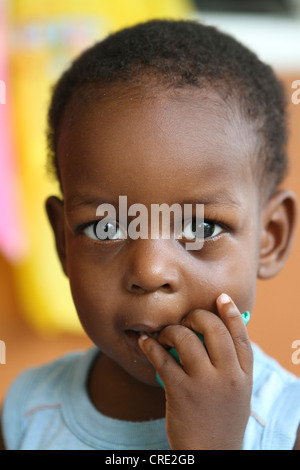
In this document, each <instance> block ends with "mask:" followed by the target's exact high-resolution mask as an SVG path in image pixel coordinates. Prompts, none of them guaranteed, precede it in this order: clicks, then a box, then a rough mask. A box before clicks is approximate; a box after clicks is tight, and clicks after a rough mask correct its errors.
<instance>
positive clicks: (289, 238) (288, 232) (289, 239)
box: [258, 190, 297, 279]
mask: <svg viewBox="0 0 300 470" xmlns="http://www.w3.org/2000/svg"><path fill="white" fill-rule="evenodd" d="M296 222H297V199H296V196H295V195H294V193H292V192H291V191H286V190H280V191H278V192H277V193H276V194H275V195H274V196H272V197H271V198H270V200H269V201H268V202H267V204H266V205H265V206H264V208H263V211H262V220H261V237H260V256H259V265H258V278H259V279H269V278H272V277H274V276H276V274H278V273H279V272H280V270H281V269H282V268H283V266H284V264H285V262H286V259H287V257H288V255H289V252H290V250H291V247H292V244H293V240H294V236H295V231H296Z"/></svg>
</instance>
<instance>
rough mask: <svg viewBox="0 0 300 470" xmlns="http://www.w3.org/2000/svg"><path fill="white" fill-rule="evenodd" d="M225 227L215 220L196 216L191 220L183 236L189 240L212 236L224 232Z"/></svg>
mask: <svg viewBox="0 0 300 470" xmlns="http://www.w3.org/2000/svg"><path fill="white" fill-rule="evenodd" d="M222 230H223V228H222V227H221V226H220V225H218V224H216V223H215V222H213V221H209V220H204V221H203V220H200V219H196V218H194V219H193V220H192V221H190V222H189V223H188V224H187V225H186V226H185V227H184V230H183V232H182V236H183V238H185V239H187V240H195V239H196V238H204V239H207V238H212V237H216V236H217V235H219V234H220V233H221V232H222Z"/></svg>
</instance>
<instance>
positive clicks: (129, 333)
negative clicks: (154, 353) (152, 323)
mask: <svg viewBox="0 0 300 470" xmlns="http://www.w3.org/2000/svg"><path fill="white" fill-rule="evenodd" d="M161 329H162V328H159V329H156V330H154V329H152V328H149V327H147V326H145V325H139V326H138V327H134V328H132V329H131V328H130V329H126V330H125V338H126V341H127V344H128V345H129V346H130V349H131V350H133V352H134V353H135V354H137V355H138V356H139V357H144V358H145V354H144V353H143V351H142V350H141V348H140V346H139V343H138V339H139V337H140V336H141V335H142V334H146V335H148V336H150V337H151V338H154V339H157V337H158V335H159V333H160V331H161Z"/></svg>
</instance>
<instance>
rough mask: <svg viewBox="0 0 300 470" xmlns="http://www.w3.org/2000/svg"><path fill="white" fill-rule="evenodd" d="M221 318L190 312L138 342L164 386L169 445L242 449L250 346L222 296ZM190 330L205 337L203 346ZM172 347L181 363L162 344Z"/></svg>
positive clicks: (219, 301) (238, 318)
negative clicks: (157, 335) (155, 337)
mask: <svg viewBox="0 0 300 470" xmlns="http://www.w3.org/2000/svg"><path fill="white" fill-rule="evenodd" d="M217 307H218V311H219V315H220V318H219V317H218V316H217V315H215V314H213V313H211V312H208V311H206V310H194V311H192V312H191V313H190V314H189V315H187V317H186V318H185V320H184V322H183V324H182V325H170V326H167V327H166V328H164V329H163V330H162V331H161V333H160V335H159V337H158V340H157V341H156V340H155V339H153V338H149V337H145V336H144V337H142V338H141V340H140V346H141V348H142V350H143V351H144V353H145V355H146V356H147V358H148V359H149V361H150V362H151V363H152V364H153V366H154V368H155V369H156V371H157V372H158V375H159V376H160V378H161V380H162V381H163V383H164V386H165V394H166V432H167V436H168V440H169V443H170V446H171V448H172V449H178V450H185V449H186V450H193V449H241V448H242V443H243V437H244V432H245V428H246V425H247V421H248V418H249V413H250V399H251V390H252V366H253V357H252V348H251V344H250V341H249V338H248V334H247V329H246V326H245V325H244V322H243V319H242V317H241V314H240V312H239V310H238V308H237V307H236V305H235V304H234V303H233V301H232V300H231V299H230V298H229V297H228V296H227V295H221V296H219V297H218V299H217ZM191 330H195V331H196V332H198V333H201V334H202V335H203V336H204V341H205V346H206V349H205V347H204V345H203V344H202V342H201V340H200V339H199V338H198V337H197V336H196V335H195V333H194V332H193V331H191ZM162 345H165V346H171V347H175V348H176V350H177V352H178V354H179V357H180V361H181V366H180V365H179V364H178V363H177V362H176V360H175V359H174V358H173V357H172V356H171V354H170V353H168V352H167V351H166V349H165V348H164V347H163V346H162Z"/></svg>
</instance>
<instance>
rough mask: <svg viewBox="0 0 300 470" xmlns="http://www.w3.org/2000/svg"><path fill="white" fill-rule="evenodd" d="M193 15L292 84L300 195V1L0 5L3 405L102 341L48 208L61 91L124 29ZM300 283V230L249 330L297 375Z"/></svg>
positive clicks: (293, 176)
mask: <svg viewBox="0 0 300 470" xmlns="http://www.w3.org/2000/svg"><path fill="white" fill-rule="evenodd" d="M190 17H192V18H197V19H199V20H200V21H203V22H205V23H207V24H212V25H215V26H218V27H219V28H220V29H222V30H224V31H226V32H229V33H231V34H232V35H233V36H235V37H236V38H237V39H239V40H241V41H242V42H243V43H244V44H245V45H247V46H249V47H250V48H251V49H252V50H253V51H255V52H256V53H257V54H258V55H259V57H260V58H261V59H262V60H264V61H265V62H267V63H269V64H270V65H272V66H273V67H274V69H275V71H276V72H277V74H278V75H279V77H280V78H281V80H282V81H283V82H284V84H285V86H286V90H287V95H288V97H289V113H290V142H289V155H290V161H291V164H290V165H291V167H290V173H289V176H288V178H287V180H286V181H285V184H284V186H285V187H287V188H289V189H292V190H293V191H294V192H295V193H297V194H298V197H299V200H300V159H299V153H300V103H299V104H298V105H297V104H293V103H292V100H291V97H292V94H293V92H295V89H293V88H292V83H293V82H294V81H295V80H300V0H207V1H205V0H44V1H43V2H39V1H38V0H0V341H2V342H4V343H0V345H1V350H0V352H1V351H2V357H0V403H1V401H2V399H3V397H4V394H5V392H6V390H7V387H8V386H9V384H10V383H11V381H12V380H13V378H14V377H15V376H16V375H17V374H18V373H19V372H20V371H21V370H23V369H24V368H25V367H28V366H32V365H36V364H41V363H44V362H45V361H49V360H52V359H54V358H56V357H58V356H60V355H61V354H63V353H65V352H68V351H70V350H73V349H82V348H87V347H89V346H90V345H91V343H90V341H89V340H88V339H87V338H86V337H85V335H84V333H83V331H82V329H81V326H80V325H79V322H78V320H77V317H76V313H75V310H74V307H73V303H72V300H71V295H70V290H69V286H68V283H67V280H66V278H65V277H64V275H63V273H62V270H61V268H60V266H59V264H58V260H57V256H56V252H55V248H54V242H53V237H52V234H51V232H50V227H49V224H48V221H47V219H46V215H45V211H44V206H43V201H44V200H45V199H46V197H47V196H48V195H49V194H58V193H59V189H58V186H57V184H56V182H55V181H54V180H53V179H52V178H51V177H50V176H49V175H48V174H47V171H46V138H45V129H46V113H47V106H48V103H49V99H50V90H51V86H52V85H53V83H54V82H55V80H56V79H57V78H58V77H59V75H60V74H61V72H62V71H63V70H64V69H65V68H66V67H67V66H68V64H69V63H70V61H71V60H72V59H73V58H74V57H75V56H76V55H78V53H80V51H82V50H83V49H85V48H86V47H88V46H89V45H92V44H93V43H94V42H95V41H98V40H100V39H101V38H103V37H105V36H106V35H107V34H109V33H111V32H113V31H116V30H118V29H120V28H122V27H124V26H128V25H132V24H134V23H137V22H139V21H144V20H147V19H151V18H190ZM299 85H300V82H299ZM299 85H298V86H299ZM298 98H300V93H299V94H298ZM299 101H300V100H299ZM299 281H300V227H298V231H297V235H296V241H295V245H294V248H293V251H292V253H291V255H290V257H289V260H288V262H287V264H286V266H285V268H284V269H283V271H282V272H281V273H280V274H279V276H277V277H276V278H275V279H273V280H270V281H259V282H258V295H257V301H256V306H255V310H254V312H253V315H252V318H251V322H250V324H249V326H248V330H249V333H250V337H251V339H252V341H254V342H256V343H257V344H258V345H260V346H261V347H262V348H263V349H264V350H265V351H266V352H267V353H268V354H270V355H271V356H273V357H274V358H275V359H277V360H278V361H279V362H280V363H281V364H282V365H283V366H284V367H285V368H287V369H288V370H290V371H291V372H293V373H294V374H296V375H298V376H300V363H299V364H297V363H295V361H294V362H293V361H292V354H293V352H294V351H295V350H294V349H293V348H292V344H293V342H294V341H295V340H299V342H300V321H299V313H300V308H299V306H298V302H297V297H298V296H297V294H298V288H299V286H300V284H299ZM3 345H5V348H3ZM298 357H299V358H300V355H298ZM1 361H2V364H1ZM4 362H5V363H4Z"/></svg>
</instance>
